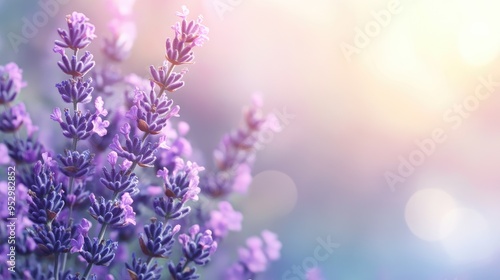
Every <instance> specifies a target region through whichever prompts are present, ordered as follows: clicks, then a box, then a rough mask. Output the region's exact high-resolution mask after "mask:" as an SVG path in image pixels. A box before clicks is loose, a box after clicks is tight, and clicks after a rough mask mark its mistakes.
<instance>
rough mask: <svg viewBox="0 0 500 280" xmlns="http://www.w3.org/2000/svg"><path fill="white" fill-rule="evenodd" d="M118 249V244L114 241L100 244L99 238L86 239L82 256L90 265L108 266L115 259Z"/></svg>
mask: <svg viewBox="0 0 500 280" xmlns="http://www.w3.org/2000/svg"><path fill="white" fill-rule="evenodd" d="M116 248H118V243H117V242H113V241H112V240H109V239H108V240H106V241H102V242H99V240H97V238H94V239H93V240H91V239H90V238H89V237H84V242H83V248H82V251H81V252H80V255H81V256H82V257H83V258H84V259H85V260H86V261H87V263H88V264H92V265H102V266H108V265H109V264H110V263H111V262H112V261H113V259H114V258H115V251H116Z"/></svg>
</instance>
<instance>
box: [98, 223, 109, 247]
mask: <svg viewBox="0 0 500 280" xmlns="http://www.w3.org/2000/svg"><path fill="white" fill-rule="evenodd" d="M107 228H108V224H102V227H101V231H99V235H98V237H97V238H98V240H99V243H100V242H101V241H102V240H103V239H104V234H105V233H106V229H107Z"/></svg>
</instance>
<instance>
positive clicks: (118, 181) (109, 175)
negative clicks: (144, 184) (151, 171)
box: [99, 152, 139, 195]
mask: <svg viewBox="0 0 500 280" xmlns="http://www.w3.org/2000/svg"><path fill="white" fill-rule="evenodd" d="M110 154H114V157H115V160H114V164H112V165H111V170H110V171H108V169H107V168H106V167H103V169H102V174H103V177H102V178H101V179H100V180H99V181H100V182H101V184H103V185H104V186H105V187H106V188H108V189H109V190H111V191H113V192H115V193H124V192H128V193H130V194H131V195H136V194H137V193H139V189H138V188H137V185H138V184H139V178H138V177H137V176H136V175H135V173H131V174H129V175H128V174H125V172H126V170H123V169H117V168H115V164H116V156H117V154H116V152H111V153H110Z"/></svg>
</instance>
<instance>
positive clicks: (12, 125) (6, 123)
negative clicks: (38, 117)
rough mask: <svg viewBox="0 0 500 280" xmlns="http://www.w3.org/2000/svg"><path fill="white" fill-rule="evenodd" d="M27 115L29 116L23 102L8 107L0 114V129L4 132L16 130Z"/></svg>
mask: <svg viewBox="0 0 500 280" xmlns="http://www.w3.org/2000/svg"><path fill="white" fill-rule="evenodd" d="M27 117H28V118H29V116H28V113H26V108H25V107H24V104H23V103H19V104H17V105H15V106H12V107H10V108H8V109H7V110H5V111H4V112H3V113H2V114H0V131H2V132H6V133H12V132H16V131H17V130H18V129H19V128H20V127H21V125H22V124H23V122H24V121H25V120H26V118H27Z"/></svg>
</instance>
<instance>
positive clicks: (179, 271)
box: [168, 258, 200, 280]
mask: <svg viewBox="0 0 500 280" xmlns="http://www.w3.org/2000/svg"><path fill="white" fill-rule="evenodd" d="M187 265H188V261H187V260H186V259H185V258H182V259H181V260H180V261H179V263H178V264H177V265H174V263H173V262H169V264H168V271H169V272H170V275H171V276H172V278H173V279H174V280H194V279H198V278H200V275H198V274H196V267H189V266H187Z"/></svg>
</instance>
